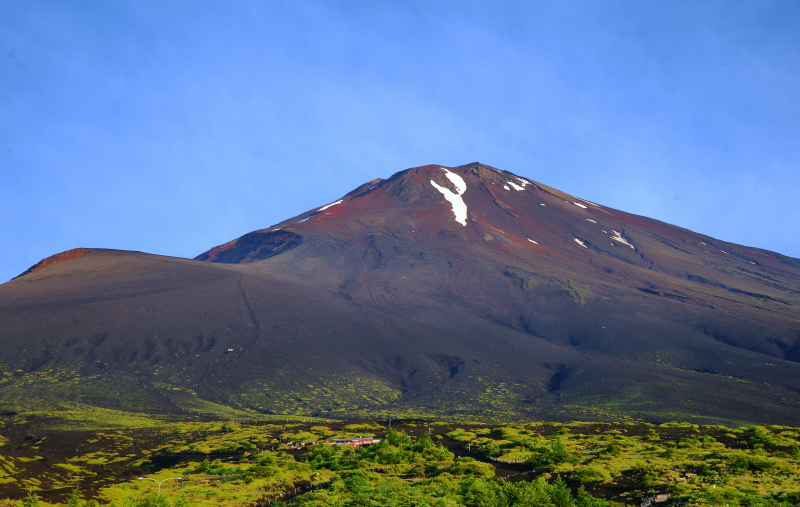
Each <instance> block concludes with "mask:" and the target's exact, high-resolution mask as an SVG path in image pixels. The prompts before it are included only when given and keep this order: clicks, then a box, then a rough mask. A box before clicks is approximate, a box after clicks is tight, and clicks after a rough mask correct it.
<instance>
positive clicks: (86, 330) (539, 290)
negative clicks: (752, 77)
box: [0, 164, 800, 423]
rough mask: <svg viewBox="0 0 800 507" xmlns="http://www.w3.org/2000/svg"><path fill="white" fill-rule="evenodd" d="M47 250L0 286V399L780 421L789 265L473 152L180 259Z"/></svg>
mask: <svg viewBox="0 0 800 507" xmlns="http://www.w3.org/2000/svg"><path fill="white" fill-rule="evenodd" d="M65 257H69V258H66V259H65V260H61V262H57V263H51V262H45V261H43V263H42V265H41V266H35V267H34V268H35V269H32V270H30V271H29V272H28V273H27V274H25V275H24V276H22V277H20V278H18V279H15V280H13V281H11V282H9V283H7V284H4V285H2V286H0V343H3V345H4V346H3V347H2V355H0V362H2V363H3V364H5V366H6V371H7V374H6V379H7V380H6V381H5V387H0V396H1V397H3V399H5V400H6V403H7V404H9V405H10V406H20V405H25V404H26V403H27V404H30V403H31V402H30V401H29V400H30V399H37V400H40V399H41V400H49V399H52V398H53V397H54V396H58V397H59V399H60V400H75V401H81V402H83V403H90V404H94V405H100V406H109V407H122V408H136V409H142V408H145V409H150V410H166V411H184V410H186V411H192V410H208V409H209V407H211V405H209V404H208V402H213V403H219V404H222V405H228V406H233V407H237V408H245V409H254V410H258V411H266V412H274V413H284V412H294V413H308V414H330V415H336V414H342V415H344V414H348V415H350V414H355V413H360V414H378V413H383V414H386V415H399V414H439V415H442V414H463V415H464V416H469V417H484V418H487V417H505V418H508V417H512V416H528V417H529V416H549V417H554V416H559V417H565V418H566V417H570V418H580V417H584V418H589V417H595V418H596V417H604V416H607V417H620V416H623V415H633V416H637V417H645V418H649V419H654V420H664V419H674V418H686V417H689V418H694V419H697V420H712V419H717V420H728V421H730V420H734V421H760V422H775V423H781V422H790V421H796V418H797V417H798V416H800V363H799V361H800V261H798V260H796V259H792V258H788V257H784V256H781V255H779V254H776V253H773V252H767V251H764V250H759V249H755V248H748V247H742V246H739V245H734V244H730V243H725V242H721V241H718V240H715V239H713V238H709V237H706V236H702V235H699V234H696V233H693V232H691V231H688V230H685V229H681V228H678V227H674V226H671V225H668V224H665V223H662V222H658V221H656V220H651V219H648V218H644V217H639V216H635V215H630V214H627V213H623V212H620V211H617V210H614V209H610V208H606V207H604V206H600V205H597V204H594V203H590V202H588V201H585V200H582V199H579V198H577V197H573V196H570V195H567V194H564V193H562V192H559V191H557V190H555V189H552V188H549V187H547V186H545V185H541V184H539V183H536V182H533V181H530V180H527V179H524V178H519V177H517V176H515V175H513V174H510V173H507V172H503V171H498V170H496V169H494V168H491V167H488V166H484V165H481V164H470V165H467V166H461V167H457V168H443V167H441V166H425V167H420V168H415V169H410V170H407V171H402V172H400V173H397V174H395V175H394V176H393V177H392V178H390V179H388V180H375V181H372V182H370V183H367V184H365V185H363V186H362V187H360V188H358V189H356V190H354V191H353V192H351V193H350V194H348V195H347V196H345V197H343V198H342V199H341V200H339V201H336V202H335V203H332V204H329V205H327V206H323V207H321V208H319V209H317V210H314V211H311V212H308V213H305V214H303V215H300V216H299V217H295V218H293V219H290V220H287V221H286V222H283V223H281V224H278V225H276V226H274V227H271V228H269V229H264V230H260V231H256V232H252V233H250V234H247V235H245V236H242V237H241V238H238V239H236V240H234V241H231V242H230V243H227V244H225V245H222V246H220V247H217V248H214V249H212V250H210V251H208V252H206V253H204V254H202V255H200V256H199V257H198V258H197V260H194V261H190V260H183V259H173V258H165V257H159V256H153V255H146V254H140V253H134V252H116V251H99V250H98V251H82V252H79V255H77V256H70V255H66V256H65ZM198 261H210V262H198ZM54 379H57V380H60V382H58V383H55V382H52V381H53V380H54Z"/></svg>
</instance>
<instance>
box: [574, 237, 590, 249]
mask: <svg viewBox="0 0 800 507" xmlns="http://www.w3.org/2000/svg"><path fill="white" fill-rule="evenodd" d="M574 239H575V243H577V244H579V245H580V246H582V247H583V248H586V249H588V247H587V246H586V245H584V244H583V241H581V240H579V239H578V238H574Z"/></svg>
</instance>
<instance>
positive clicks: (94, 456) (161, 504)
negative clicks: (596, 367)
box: [0, 415, 800, 507]
mask: <svg viewBox="0 0 800 507" xmlns="http://www.w3.org/2000/svg"><path fill="white" fill-rule="evenodd" d="M3 419H4V421H3V425H2V427H0V433H1V434H2V440H0V443H1V444H2V445H1V446H0V498H7V499H6V500H0V506H3V505H5V506H23V505H24V506H26V507H28V506H34V505H39V506H42V507H44V506H46V505H66V506H69V507H84V506H85V507H91V506H97V505H112V506H116V507H156V506H157V507H169V506H175V507H183V506H212V505H213V506H269V505H272V506H280V505H286V504H291V505H298V506H308V507H317V506H319V507H322V506H331V507H333V506H336V507H338V506H342V507H344V506H375V507H383V506H387V507H394V506H398V507H400V506H402V507H413V506H420V507H427V506H430V507H456V506H469V507H493V506H498V507H500V506H502V507H513V506H519V507H523V506H525V507H539V506H541V507H567V506H574V507H589V506H616V505H640V504H642V501H643V499H644V500H645V503H646V502H647V499H648V498H652V500H653V501H654V502H655V501H656V500H658V502H657V503H653V505H690V506H693V505H697V506H720V507H722V506H728V507H733V506H737V505H740V506H751V507H754V506H795V505H800V447H799V446H798V441H800V428H792V427H785V426H768V427H760V426H748V427H742V428H735V429H734V428H727V427H724V426H718V425H694V424H688V423H687V424H681V423H666V424H662V425H652V424H647V423H631V422H628V423H621V424H614V423H599V422H572V423H531V424H525V425H509V426H494V425H484V424H477V423H472V424H469V423H465V424H460V423H441V422H440V423H433V422H426V421H400V422H397V421H394V422H392V423H391V426H389V421H383V422H375V421H355V422H345V421H335V422H332V421H311V420H308V419H306V420H302V419H297V420H295V421H291V420H288V421H287V420H282V421H277V420H272V421H266V420H260V421H257V420H251V421H243V420H240V421H238V422H237V421H199V420H198V421H176V420H172V421H169V420H152V421H151V423H148V424H145V423H144V422H143V421H138V422H137V424H135V425H132V426H116V427H103V428H102V429H97V428H95V429H91V428H87V425H85V424H83V425H79V426H74V427H70V426H69V425H68V424H67V425H65V424H55V423H54V422H53V421H47V420H36V419H35V418H34V419H31V418H24V417H21V416H16V415H10V416H6V417H4V418H3ZM54 428H55V429H54ZM357 436H358V437H378V438H381V439H383V440H382V441H381V442H380V443H376V444H373V445H370V446H366V447H363V448H361V449H354V448H353V447H351V446H340V445H331V444H326V443H324V442H326V441H330V440H331V439H333V438H348V437H357ZM140 477H144V478H145V479H140ZM177 477H180V478H181V479H180V480H177V479H173V478H177ZM158 481H164V482H163V483H162V485H161V492H160V494H159V493H158V491H157V490H158V485H157V482H158ZM667 495H669V496H668V497H667Z"/></svg>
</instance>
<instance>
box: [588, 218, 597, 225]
mask: <svg viewBox="0 0 800 507" xmlns="http://www.w3.org/2000/svg"><path fill="white" fill-rule="evenodd" d="M586 220H588V221H589V222H591V223H593V224H596V223H597V222H595V221H594V220H592V219H591V218H587V219H586Z"/></svg>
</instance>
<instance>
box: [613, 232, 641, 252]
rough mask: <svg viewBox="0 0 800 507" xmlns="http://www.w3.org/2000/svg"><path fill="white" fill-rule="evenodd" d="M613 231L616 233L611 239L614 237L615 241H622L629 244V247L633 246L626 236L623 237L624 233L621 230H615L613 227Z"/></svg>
mask: <svg viewBox="0 0 800 507" xmlns="http://www.w3.org/2000/svg"><path fill="white" fill-rule="evenodd" d="M611 232H613V233H614V237H613V238H611V239H613V240H614V241H616V242H618V243H622V244H623V245H628V246H629V247H631V248H633V245H631V244H630V243H628V241H627V240H626V239H625V238H623V237H622V234H620V233H619V232H617V231H615V230H613V229H612V230H611ZM634 250H635V248H634Z"/></svg>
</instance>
